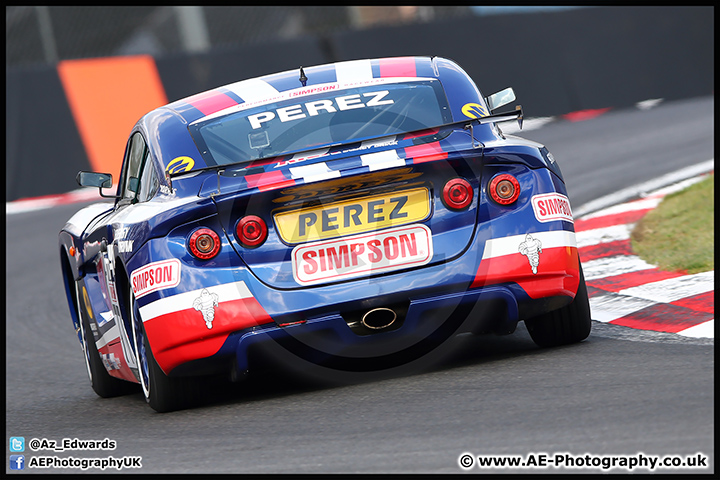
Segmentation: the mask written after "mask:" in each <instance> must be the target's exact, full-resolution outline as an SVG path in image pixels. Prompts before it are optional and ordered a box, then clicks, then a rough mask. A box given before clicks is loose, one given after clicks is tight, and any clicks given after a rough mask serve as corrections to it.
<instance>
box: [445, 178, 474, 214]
mask: <svg viewBox="0 0 720 480" xmlns="http://www.w3.org/2000/svg"><path fill="white" fill-rule="evenodd" d="M442 199H443V203H445V206H446V207H448V208H450V209H452V210H462V209H464V208H467V207H468V206H469V205H470V203H472V199H473V189H472V186H470V184H469V183H468V181H467V180H465V179H462V178H453V179H452V180H448V182H447V183H446V184H445V186H444V187H443V191H442Z"/></svg>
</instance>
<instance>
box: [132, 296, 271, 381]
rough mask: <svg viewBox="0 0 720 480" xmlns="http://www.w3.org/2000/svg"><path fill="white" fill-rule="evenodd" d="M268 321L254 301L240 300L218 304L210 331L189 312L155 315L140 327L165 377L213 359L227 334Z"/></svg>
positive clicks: (192, 312) (260, 307) (199, 315)
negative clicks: (200, 360)
mask: <svg viewBox="0 0 720 480" xmlns="http://www.w3.org/2000/svg"><path fill="white" fill-rule="evenodd" d="M272 321H273V320H272V318H270V315H268V313H267V312H266V311H265V309H263V308H262V306H261V305H260V303H259V302H258V301H257V300H256V299H255V298H241V299H238V300H230V301H227V302H223V301H221V302H220V303H219V304H218V306H217V307H215V315H214V319H213V321H212V328H210V329H209V328H207V326H206V324H205V321H204V320H203V314H202V313H201V312H199V311H197V310H195V309H192V308H188V309H185V310H180V311H178V312H173V313H168V314H166V315H159V316H157V317H155V318H152V319H150V320H148V321H146V322H145V323H144V326H145V331H146V332H147V336H148V339H150V345H151V347H152V351H153V355H154V356H155V360H156V361H157V362H158V365H160V368H162V369H163V371H164V372H165V373H169V372H170V371H171V370H172V369H173V368H175V367H177V366H178V365H181V364H183V363H185V362H189V361H190V360H195V359H198V358H206V357H209V356H211V355H214V354H215V353H217V351H218V350H220V347H222V345H223V343H225V340H227V338H228V336H229V335H230V334H231V333H233V332H237V331H240V330H243V329H246V328H250V327H254V326H257V325H262V324H265V323H271V322H272Z"/></svg>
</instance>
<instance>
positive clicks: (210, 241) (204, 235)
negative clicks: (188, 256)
mask: <svg viewBox="0 0 720 480" xmlns="http://www.w3.org/2000/svg"><path fill="white" fill-rule="evenodd" d="M188 248H189V250H190V253H192V254H193V255H194V256H195V257H197V258H199V259H200V260H209V259H211V258H213V257H214V256H215V255H217V254H218V252H219V251H220V237H218V234H217V233H215V232H214V231H213V230H211V229H209V228H198V229H197V230H195V231H194V232H193V233H192V235H190V238H189V239H188Z"/></svg>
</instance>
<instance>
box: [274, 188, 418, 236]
mask: <svg viewBox="0 0 720 480" xmlns="http://www.w3.org/2000/svg"><path fill="white" fill-rule="evenodd" d="M429 214H430V199H429V193H428V189H427V188H415V189H412V190H405V191H401V192H396V193H390V194H383V195H374V196H371V197H364V198H361V199H355V200H346V201H342V202H335V203H331V204H328V205H319V206H316V207H310V208H304V209H300V210H292V211H289V212H283V213H278V214H276V215H275V224H276V226H277V231H278V233H279V234H280V237H281V238H282V239H283V240H284V241H285V242H287V243H290V244H297V243H303V242H312V241H315V240H324V239H328V238H335V237H341V236H345V235H353V234H357V233H363V232H370V231H373V230H378V229H381V228H386V227H396V226H399V225H407V224H409V223H415V222H419V221H422V220H424V219H426V218H427V217H428V215H429Z"/></svg>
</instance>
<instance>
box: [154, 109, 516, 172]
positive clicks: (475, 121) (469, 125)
mask: <svg viewBox="0 0 720 480" xmlns="http://www.w3.org/2000/svg"><path fill="white" fill-rule="evenodd" d="M511 120H517V122H518V126H519V127H520V129H522V123H523V109H522V106H521V105H518V106H516V107H515V110H511V111H508V112H499V113H493V114H490V115H485V116H483V117H478V118H468V119H464V120H460V121H459V122H453V123H446V124H444V125H440V126H437V127H432V128H422V129H419V130H413V131H411V132H406V133H402V134H397V135H407V134H414V135H415V136H419V135H417V134H419V133H422V132H424V131H427V132H428V135H430V134H431V133H430V132H435V133H437V132H440V131H442V130H449V129H455V128H459V127H462V128H463V129H464V130H470V136H471V137H472V138H473V147H474V148H478V147H479V146H480V144H477V145H476V144H475V137H474V136H473V133H472V129H473V125H485V124H488V123H495V122H509V121H511ZM388 137H392V135H380V136H378V137H371V138H366V139H364V140H363V142H370V141H375V140H380V139H382V138H388ZM353 143H358V140H352V141H349V142H340V143H333V144H332V145H326V146H324V147H322V148H334V147H342V146H344V145H351V144H353ZM319 148H320V147H318V146H314V147H312V148H308V149H304V150H297V151H292V152H287V153H284V154H283V155H282V156H285V155H297V154H302V153H309V152H314V151H316V150H318V149H319ZM273 158H278V157H277V156H272V157H264V158H258V159H255V160H253V161H252V162H251V163H253V164H256V165H257V164H258V163H261V162H265V161H268V160H271V159H273ZM244 163H245V162H237V163H228V164H223V165H213V166H210V167H203V168H198V169H195V170H190V171H187V172H177V173H171V174H168V177H169V178H174V177H180V176H183V175H191V174H197V173H198V172H203V171H208V170H217V171H218V173H220V171H222V170H225V169H232V170H245V169H247V170H249V171H246V172H243V175H251V174H252V173H262V172H264V171H265V169H264V168H263V167H260V166H254V167H253V166H250V165H249V164H247V165H243V164H244ZM254 170H257V172H254Z"/></svg>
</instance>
